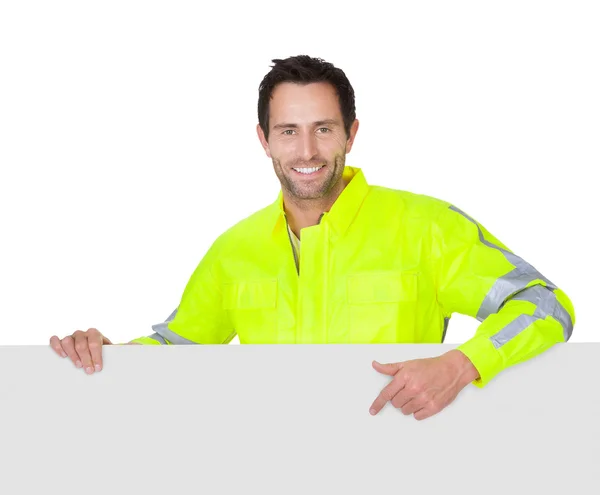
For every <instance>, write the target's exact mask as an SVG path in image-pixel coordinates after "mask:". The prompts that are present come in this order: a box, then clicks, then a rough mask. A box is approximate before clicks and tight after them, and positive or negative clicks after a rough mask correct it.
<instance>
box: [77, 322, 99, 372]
mask: <svg viewBox="0 0 600 495" xmlns="http://www.w3.org/2000/svg"><path fill="white" fill-rule="evenodd" d="M73 336H74V337H75V351H77V354H78V356H79V359H80V360H81V362H82V364H83V369H84V371H85V372H86V373H87V374H88V375H90V374H92V373H93V372H94V364H93V362H92V355H91V354H90V348H89V347H88V338H87V334H86V333H85V332H82V331H81V330H77V332H75V333H74V334H73Z"/></svg>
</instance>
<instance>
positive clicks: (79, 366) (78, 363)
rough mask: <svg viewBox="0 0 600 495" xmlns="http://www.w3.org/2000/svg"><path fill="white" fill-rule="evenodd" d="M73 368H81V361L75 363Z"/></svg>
mask: <svg viewBox="0 0 600 495" xmlns="http://www.w3.org/2000/svg"><path fill="white" fill-rule="evenodd" d="M75 366H77V367H78V368H81V367H82V366H83V365H82V364H81V361H77V362H76V363H75Z"/></svg>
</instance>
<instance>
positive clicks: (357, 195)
mask: <svg viewBox="0 0 600 495" xmlns="http://www.w3.org/2000/svg"><path fill="white" fill-rule="evenodd" d="M342 177H343V179H344V181H345V182H346V187H345V188H344V189H343V191H342V192H341V194H340V195H339V196H338V198H337V199H336V200H335V203H333V205H332V207H331V208H330V210H329V211H328V212H324V215H323V218H322V219H321V222H320V223H323V222H327V224H328V225H329V226H330V227H331V229H332V230H333V232H334V233H335V234H336V235H338V236H341V235H343V234H344V232H346V230H347V229H348V227H349V226H350V224H351V223H352V221H353V220H354V218H355V217H356V215H357V213H358V211H359V209H360V206H361V205H362V202H363V201H364V199H365V197H366V195H367V193H368V192H369V184H368V183H367V180H366V178H365V176H364V173H363V171H362V169H360V168H357V167H350V166H345V167H344V172H343V176H342ZM271 206H272V209H273V214H274V217H275V218H274V226H273V234H275V233H277V232H278V230H279V229H281V228H283V229H286V228H287V225H286V221H285V210H284V207H283V192H282V191H279V195H278V196H277V200H276V201H275V202H274V203H273V204H272V205H271Z"/></svg>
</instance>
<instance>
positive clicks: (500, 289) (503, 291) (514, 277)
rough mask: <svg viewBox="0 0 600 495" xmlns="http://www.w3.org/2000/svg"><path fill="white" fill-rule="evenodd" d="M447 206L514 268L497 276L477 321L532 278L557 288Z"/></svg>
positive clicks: (492, 311)
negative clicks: (489, 239) (473, 228)
mask: <svg viewBox="0 0 600 495" xmlns="http://www.w3.org/2000/svg"><path fill="white" fill-rule="evenodd" d="M449 208H450V209H451V210H453V211H456V212H457V213H460V214H461V215H462V216H464V217H465V218H466V219H467V220H469V221H470V222H472V223H474V224H475V226H476V227H477V230H478V231H479V240H480V241H481V243H482V244H485V245H486V246H488V247H491V248H493V249H497V250H498V251H500V252H501V253H502V254H504V256H505V257H506V259H507V260H508V261H509V262H510V263H511V264H513V265H514V266H515V269H514V270H511V271H510V272H508V273H507V274H506V275H503V276H501V277H499V278H498V279H497V280H496V282H495V283H494V285H493V286H492V288H491V289H490V290H489V292H488V293H487V295H486V296H485V298H484V300H483V302H482V303H481V306H480V307H479V311H478V312H477V316H476V318H477V319H478V320H479V321H483V320H485V319H486V318H487V317H488V316H489V315H491V314H492V313H497V312H498V311H499V310H500V308H501V307H502V305H503V304H504V301H506V300H507V299H508V298H510V297H511V296H512V295H513V294H515V293H517V292H519V291H522V290H523V289H524V288H525V287H527V285H528V284H529V283H531V282H533V281H534V280H543V281H544V282H545V283H546V285H547V286H548V287H549V288H550V289H557V286H556V285H554V284H553V283H552V282H550V280H548V279H547V278H546V277H544V276H543V275H542V274H541V273H540V272H538V271H537V270H536V269H535V268H534V267H533V266H531V265H530V264H529V263H527V262H526V261H525V260H523V259H522V258H520V257H519V256H517V255H516V254H514V253H511V252H509V251H507V250H506V249H503V248H501V247H500V246H496V244H493V243H491V242H490V241H488V240H486V239H485V238H484V237H483V232H482V230H481V227H479V224H478V223H477V222H476V221H475V220H473V219H472V218H471V217H470V216H469V215H467V214H466V213H465V212H463V211H462V210H460V209H459V208H457V207H456V206H454V205H451V206H450V207H449ZM569 319H570V318H569Z"/></svg>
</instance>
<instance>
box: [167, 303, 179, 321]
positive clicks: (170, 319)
mask: <svg viewBox="0 0 600 495" xmlns="http://www.w3.org/2000/svg"><path fill="white" fill-rule="evenodd" d="M178 309H179V306H177V307H176V308H175V311H173V312H172V313H171V314H170V315H169V317H168V318H167V319H166V320H165V321H173V319H174V318H175V315H176V314H177V310H178Z"/></svg>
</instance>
